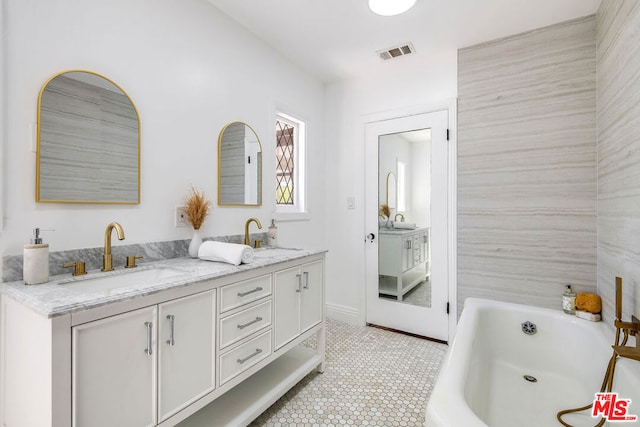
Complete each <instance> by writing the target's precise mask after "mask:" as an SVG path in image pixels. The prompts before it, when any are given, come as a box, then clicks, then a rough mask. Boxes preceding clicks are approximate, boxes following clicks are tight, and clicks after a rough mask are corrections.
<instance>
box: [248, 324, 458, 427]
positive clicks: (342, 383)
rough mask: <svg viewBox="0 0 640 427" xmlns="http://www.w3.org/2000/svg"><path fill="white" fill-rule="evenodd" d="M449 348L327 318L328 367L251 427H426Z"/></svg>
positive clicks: (309, 379)
mask: <svg viewBox="0 0 640 427" xmlns="http://www.w3.org/2000/svg"><path fill="white" fill-rule="evenodd" d="M446 350H447V346H446V345H444V344H438V343H435V342H431V341H427V340H423V339H420V338H414V337H411V336H407V335H403V334H399V333H395V332H390V331H387V330H383V329H378V328H371V327H367V326H356V325H351V324H348V323H343V322H339V321H336V320H333V319H327V352H326V364H325V371H324V373H322V374H317V373H312V374H309V375H308V376H307V377H305V378H304V379H303V380H302V381H301V382H300V383H298V384H297V385H296V386H295V387H294V388H293V389H291V390H290V391H289V392H288V393H287V394H285V395H284V396H283V397H282V398H281V399H280V400H278V401H277V402H276V403H274V404H273V405H272V406H271V407H270V408H269V409H268V410H267V411H266V412H264V413H263V414H262V415H261V416H260V417H258V418H257V419H256V420H255V421H254V422H253V423H251V425H250V426H251V427H263V426H264V427H285V426H287V427H338V426H343V425H350V426H381V427H382V426H384V427H395V426H398V427H403V426H406V427H422V426H423V424H424V412H425V409H426V406H427V400H428V398H429V395H430V393H431V390H432V388H433V384H434V383H435V380H436V378H437V376H438V371H439V369H440V365H441V363H442V361H443V359H444V355H445V352H446Z"/></svg>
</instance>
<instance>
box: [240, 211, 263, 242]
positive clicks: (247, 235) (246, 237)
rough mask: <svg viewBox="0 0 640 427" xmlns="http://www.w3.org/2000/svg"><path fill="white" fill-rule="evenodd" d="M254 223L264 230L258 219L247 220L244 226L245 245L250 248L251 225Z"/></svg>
mask: <svg viewBox="0 0 640 427" xmlns="http://www.w3.org/2000/svg"><path fill="white" fill-rule="evenodd" d="M252 222H255V223H256V225H257V226H258V228H262V224H260V220H259V219H258V218H249V219H248V220H247V222H246V223H245V224H244V244H245V245H248V246H251V239H249V224H251V223H252ZM256 242H257V241H256Z"/></svg>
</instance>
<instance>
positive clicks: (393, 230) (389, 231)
mask: <svg viewBox="0 0 640 427" xmlns="http://www.w3.org/2000/svg"><path fill="white" fill-rule="evenodd" d="M425 230H427V231H428V230H429V228H428V227H416V228H413V229H408V228H381V229H380V230H379V233H380V234H393V235H394V236H402V235H404V234H413V233H416V232H421V231H425Z"/></svg>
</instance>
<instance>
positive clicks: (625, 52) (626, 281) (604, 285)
mask: <svg viewBox="0 0 640 427" xmlns="http://www.w3.org/2000/svg"><path fill="white" fill-rule="evenodd" d="M597 21H598V24H597V31H596V37H597V46H598V47H597V54H596V55H597V56H596V58H597V87H598V104H597V111H598V292H599V293H600V295H601V296H602V297H603V305H604V307H603V314H604V319H605V321H607V322H609V323H610V322H612V320H613V317H614V308H615V277H616V276H619V277H621V278H622V279H623V302H624V307H623V317H624V318H625V319H628V318H629V316H630V315H631V314H633V313H635V315H636V316H638V317H640V2H638V1H636V0H603V2H602V3H601V5H600V9H599V10H598V13H597Z"/></svg>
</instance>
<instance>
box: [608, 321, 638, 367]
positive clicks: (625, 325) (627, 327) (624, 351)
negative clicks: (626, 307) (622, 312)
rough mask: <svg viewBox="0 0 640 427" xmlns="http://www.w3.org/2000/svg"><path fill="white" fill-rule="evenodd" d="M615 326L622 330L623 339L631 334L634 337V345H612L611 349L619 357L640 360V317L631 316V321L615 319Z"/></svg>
mask: <svg viewBox="0 0 640 427" xmlns="http://www.w3.org/2000/svg"><path fill="white" fill-rule="evenodd" d="M615 325H616V328H618V329H621V330H623V331H624V335H625V341H626V336H628V335H632V336H635V338H636V346H635V347H629V346H626V345H614V346H613V351H615V352H616V354H617V355H618V356H620V357H626V358H627V359H633V360H637V361H640V319H638V318H637V317H636V316H631V322H623V321H621V320H619V319H616V321H615Z"/></svg>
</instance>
